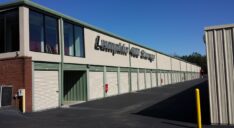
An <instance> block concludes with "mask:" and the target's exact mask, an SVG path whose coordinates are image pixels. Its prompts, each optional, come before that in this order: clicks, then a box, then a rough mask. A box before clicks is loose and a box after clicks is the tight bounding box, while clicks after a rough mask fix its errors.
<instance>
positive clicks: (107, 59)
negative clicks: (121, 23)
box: [64, 28, 129, 67]
mask: <svg viewBox="0 0 234 128" xmlns="http://www.w3.org/2000/svg"><path fill="white" fill-rule="evenodd" d="M97 36H100V40H101V39H104V40H106V41H110V42H113V43H116V44H118V43H121V44H125V46H127V47H128V45H129V44H128V43H127V42H124V41H121V40H118V39H115V38H113V37H110V36H107V35H104V34H101V33H98V32H95V31H93V30H90V29H87V28H84V40H85V58H79V57H70V56H64V62H65V63H80V64H93V65H107V66H121V67H128V66H129V54H127V55H120V54H115V55H112V53H111V52H106V51H101V50H96V49H95V47H94V46H95V40H96V37H97Z"/></svg>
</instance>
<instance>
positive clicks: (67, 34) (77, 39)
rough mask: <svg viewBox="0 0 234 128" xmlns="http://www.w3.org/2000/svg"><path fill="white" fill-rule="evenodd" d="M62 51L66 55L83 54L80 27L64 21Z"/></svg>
mask: <svg viewBox="0 0 234 128" xmlns="http://www.w3.org/2000/svg"><path fill="white" fill-rule="evenodd" d="M64 52H65V55H67V56H78V57H84V56H85V55H84V35H83V28H82V27H80V26H78V25H73V24H71V23H68V22H64Z"/></svg>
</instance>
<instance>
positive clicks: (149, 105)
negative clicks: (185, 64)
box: [0, 78, 231, 128]
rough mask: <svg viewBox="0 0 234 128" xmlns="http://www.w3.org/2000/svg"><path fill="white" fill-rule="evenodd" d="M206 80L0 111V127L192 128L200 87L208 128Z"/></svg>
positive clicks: (194, 124) (203, 115) (204, 116)
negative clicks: (78, 101) (196, 91)
mask: <svg viewBox="0 0 234 128" xmlns="http://www.w3.org/2000/svg"><path fill="white" fill-rule="evenodd" d="M207 86H208V83H207V79H206V78H204V79H197V80H192V81H187V82H184V83H178V84H172V85H167V86H164V87H157V88H152V89H148V90H144V91H139V92H136V93H128V94H124V95H119V96H113V97H109V98H105V99H101V100H95V101H90V102H86V103H82V104H78V105H73V106H71V107H69V108H58V109H52V110H47V111H43V112H35V113H26V114H22V113H20V112H18V111H17V110H14V109H0V127H1V128H5V127H6V128H143V127H145V128H146V127H147V128H195V127H196V112H195V110H196V109H195V97H194V89H195V88H200V90H201V101H202V118H203V123H204V124H205V125H204V127H206V128H210V127H217V128H218V127H222V128H223V127H231V126H210V125H209V106H208V102H209V101H208V94H207V93H208V90H207Z"/></svg>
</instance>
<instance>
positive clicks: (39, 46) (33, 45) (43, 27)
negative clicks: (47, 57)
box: [29, 10, 59, 54]
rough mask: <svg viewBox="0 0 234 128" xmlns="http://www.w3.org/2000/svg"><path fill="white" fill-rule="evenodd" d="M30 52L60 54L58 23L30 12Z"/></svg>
mask: <svg viewBox="0 0 234 128" xmlns="http://www.w3.org/2000/svg"><path fill="white" fill-rule="evenodd" d="M29 24H30V25H29V28H30V29H29V31H30V51H35V52H44V53H51V54H59V43H58V42H59V41H58V21H57V19H56V18H53V17H50V16H47V15H44V14H41V13H37V12H35V11H31V10H30V14H29Z"/></svg>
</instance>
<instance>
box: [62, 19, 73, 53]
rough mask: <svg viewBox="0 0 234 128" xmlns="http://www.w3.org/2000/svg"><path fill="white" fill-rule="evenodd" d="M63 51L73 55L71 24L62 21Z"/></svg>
mask: <svg viewBox="0 0 234 128" xmlns="http://www.w3.org/2000/svg"><path fill="white" fill-rule="evenodd" d="M64 52H65V55H69V56H74V38H73V25H72V24H69V23H66V22H64Z"/></svg>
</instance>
